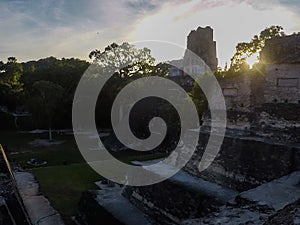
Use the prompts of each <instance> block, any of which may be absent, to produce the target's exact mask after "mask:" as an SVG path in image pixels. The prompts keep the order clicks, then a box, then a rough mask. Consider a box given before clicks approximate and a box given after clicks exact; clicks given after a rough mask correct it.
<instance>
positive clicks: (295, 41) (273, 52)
mask: <svg viewBox="0 0 300 225" xmlns="http://www.w3.org/2000/svg"><path fill="white" fill-rule="evenodd" d="M299 43H300V34H294V35H288V36H283V37H277V38H274V39H272V40H267V41H266V45H265V48H264V49H263V51H262V52H261V54H260V56H261V61H262V62H263V63H265V64H285V63H299V62H300V48H299Z"/></svg>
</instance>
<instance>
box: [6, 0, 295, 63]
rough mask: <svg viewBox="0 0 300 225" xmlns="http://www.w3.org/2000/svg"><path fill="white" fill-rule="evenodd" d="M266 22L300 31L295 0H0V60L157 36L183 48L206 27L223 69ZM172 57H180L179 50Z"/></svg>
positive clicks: (78, 51) (82, 53) (67, 53)
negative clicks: (239, 45)
mask: <svg viewBox="0 0 300 225" xmlns="http://www.w3.org/2000/svg"><path fill="white" fill-rule="evenodd" d="M271 25H281V26H283V27H284V31H285V32H286V33H287V34H291V33H293V32H299V31H300V1H298V0H89V1H87V0H76V1H75V0H47V1H45V0H1V1H0V32H1V35H0V60H3V61H5V60H6V59H7V58H8V57H9V56H15V57H17V59H18V60H19V61H28V60H36V59H39V58H45V57H48V56H55V57H58V58H62V57H66V58H68V57H75V58H81V59H88V55H89V53H90V52H91V51H92V50H94V49H100V50H102V49H103V48H104V47H105V46H107V45H109V44H110V43H112V42H117V43H122V42H125V41H126V42H137V41H143V40H160V41H164V42H172V43H176V44H177V45H180V46H183V47H185V46H186V37H187V35H188V34H189V32H190V31H191V30H195V29H197V27H199V26H202V27H206V26H211V27H212V28H213V29H214V38H215V40H216V41H217V54H218V59H219V64H220V66H222V67H223V66H224V65H225V63H226V62H228V63H229V62H230V58H231V57H232V55H233V54H234V52H235V46H236V44H237V43H239V42H243V41H249V40H250V39H251V38H252V37H253V35H255V34H258V33H259V32H260V31H261V30H263V29H264V28H266V27H269V26H271ZM145 45H146V44H145ZM146 47H151V46H146ZM156 54H157V53H156ZM172 56H173V57H174V59H177V58H180V57H182V52H176V53H174V54H173V55H172ZM154 57H156V55H154ZM157 57H158V56H157Z"/></svg>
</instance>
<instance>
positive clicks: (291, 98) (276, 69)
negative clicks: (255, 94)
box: [264, 64, 300, 104]
mask: <svg viewBox="0 0 300 225" xmlns="http://www.w3.org/2000/svg"><path fill="white" fill-rule="evenodd" d="M264 102H265V103H296V104H300V64H272V65H266V67H265V88H264Z"/></svg>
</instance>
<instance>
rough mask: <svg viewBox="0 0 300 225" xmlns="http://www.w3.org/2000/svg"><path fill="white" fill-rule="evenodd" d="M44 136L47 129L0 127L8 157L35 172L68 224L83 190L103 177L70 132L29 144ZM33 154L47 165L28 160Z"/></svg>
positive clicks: (141, 156)
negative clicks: (32, 131) (25, 130)
mask: <svg viewBox="0 0 300 225" xmlns="http://www.w3.org/2000/svg"><path fill="white" fill-rule="evenodd" d="M47 137H48V136H47V134H46V133H44V134H28V133H17V132H12V131H8V132H3V131H0V143H1V144H5V145H7V146H8V149H9V153H12V152H13V153H14V154H11V155H10V160H14V161H16V162H18V163H19V164H20V165H21V166H22V167H23V168H25V169H27V170H29V171H30V172H32V173H33V174H34V175H35V177H36V179H37V180H38V182H39V184H40V190H41V192H42V193H43V195H45V196H46V197H47V198H48V199H49V201H50V202H51V204H52V205H53V207H54V208H55V209H57V210H58V212H59V213H60V214H61V215H62V217H63V219H64V220H65V222H66V224H71V220H70V218H71V216H72V215H74V214H75V213H76V210H77V206H78V203H79V200H80V197H81V194H82V192H84V191H87V190H90V189H97V186H96V185H95V181H99V180H101V179H103V178H102V177H101V176H100V175H99V174H97V173H96V172H95V171H94V170H93V169H91V168H90V167H89V166H88V165H87V164H86V163H85V161H84V160H83V158H82V156H81V153H80V151H79V150H78V148H77V145H76V142H75V140H74V137H73V135H54V139H56V140H64V141H65V142H64V143H63V144H60V145H52V146H47V147H33V146H31V145H30V144H29V142H31V141H33V140H35V139H47ZM16 153H17V154H16ZM112 155H113V156H114V157H115V158H117V159H119V160H121V161H123V162H125V163H130V161H132V160H139V161H145V160H152V159H157V158H162V157H164V156H165V155H164V154H153V153H147V152H134V151H123V152H117V153H112ZM36 157H38V158H40V159H42V160H45V161H47V165H45V166H42V167H39V168H35V167H33V166H30V165H28V164H27V161H28V160H30V159H31V158H36ZM65 164H66V165H65Z"/></svg>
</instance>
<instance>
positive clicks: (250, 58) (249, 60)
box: [246, 54, 259, 68]
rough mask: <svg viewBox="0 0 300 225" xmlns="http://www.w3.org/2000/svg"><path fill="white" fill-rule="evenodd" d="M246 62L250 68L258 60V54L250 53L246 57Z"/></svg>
mask: <svg viewBox="0 0 300 225" xmlns="http://www.w3.org/2000/svg"><path fill="white" fill-rule="evenodd" d="M246 62H247V63H248V65H249V66H250V68H252V67H253V65H254V64H255V63H258V62H259V60H258V54H254V55H252V56H251V57H249V58H248V59H246Z"/></svg>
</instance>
